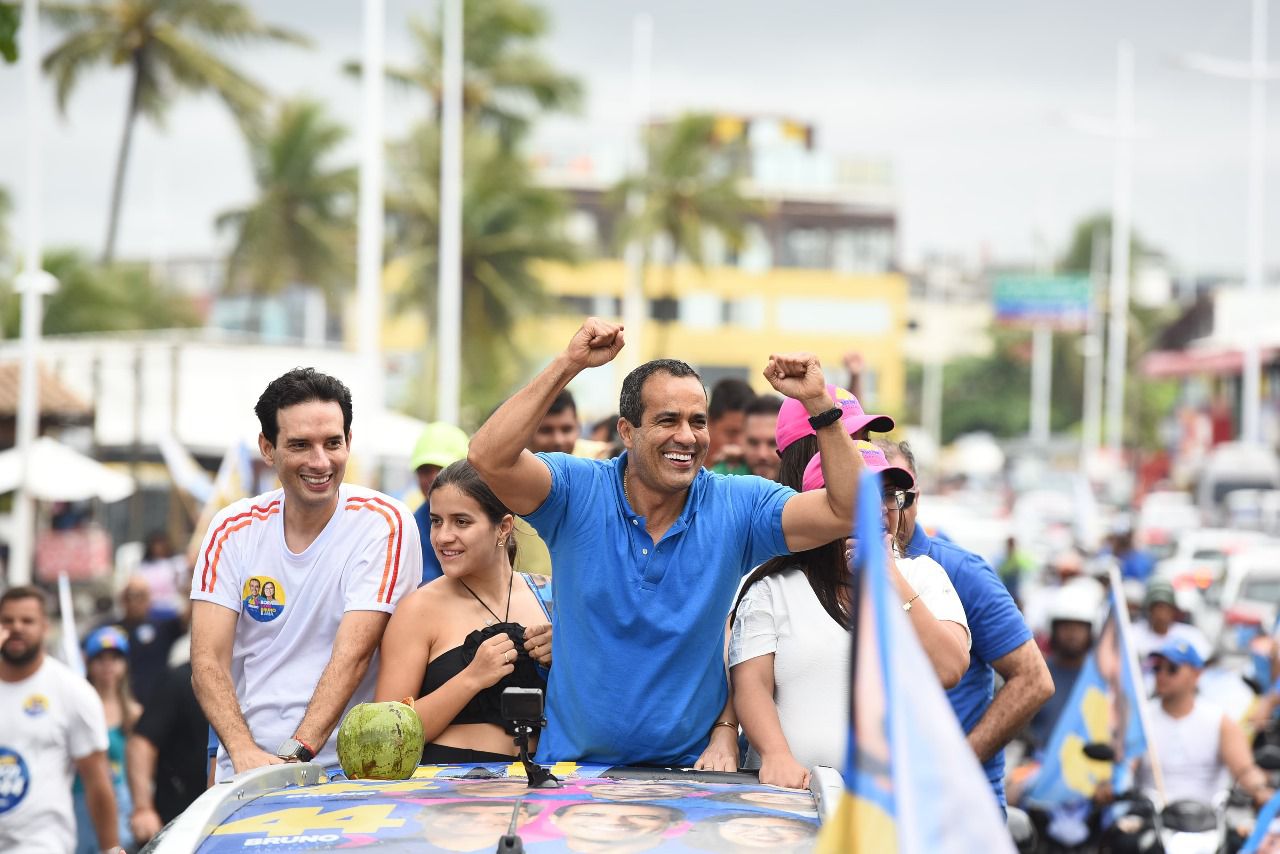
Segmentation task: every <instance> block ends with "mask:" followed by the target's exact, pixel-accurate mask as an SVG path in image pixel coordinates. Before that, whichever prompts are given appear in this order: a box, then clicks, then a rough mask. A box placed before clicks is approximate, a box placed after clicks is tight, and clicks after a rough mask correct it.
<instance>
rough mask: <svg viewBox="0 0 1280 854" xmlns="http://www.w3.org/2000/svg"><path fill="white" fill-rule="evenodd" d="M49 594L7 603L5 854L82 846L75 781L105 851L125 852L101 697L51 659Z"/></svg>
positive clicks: (2, 697) (1, 773)
mask: <svg viewBox="0 0 1280 854" xmlns="http://www.w3.org/2000/svg"><path fill="white" fill-rule="evenodd" d="M45 609H46V601H45V596H44V593H43V592H41V591H40V590H39V589H38V588H35V587H13V588H10V589H9V590H7V591H5V593H4V595H3V596H0V851H22V852H24V854H30V853H33V852H45V851H48V852H60V854H65V852H68V851H71V850H73V849H74V848H75V844H76V824H75V814H74V812H73V811H72V805H71V781H72V779H74V777H75V775H76V773H77V772H79V774H80V778H81V780H83V781H84V789H85V795H86V798H87V800H88V804H89V814H90V815H91V816H92V818H93V825H94V829H95V830H96V831H97V836H98V847H99V848H101V849H102V850H103V851H104V852H113V851H121V849H120V848H119V847H118V843H119V837H118V835H117V833H118V831H117V825H116V796H115V793H114V792H113V791H112V788H111V769H110V767H109V766H108V764H107V722H106V717H105V715H104V714H103V711H102V701H101V700H99V699H98V694H97V692H95V691H94V690H93V688H92V687H91V686H90V685H89V683H88V682H86V681H85V680H84V679H82V678H81V677H79V676H77V675H76V674H75V673H73V672H72V671H71V670H70V669H69V668H68V667H67V666H66V665H64V664H63V663H62V662H60V661H57V660H56V659H53V658H50V657H49V656H46V655H45V652H44V641H45V635H46V634H47V633H48V630H49V621H48V619H47V618H46V616H45Z"/></svg>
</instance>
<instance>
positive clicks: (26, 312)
mask: <svg viewBox="0 0 1280 854" xmlns="http://www.w3.org/2000/svg"><path fill="white" fill-rule="evenodd" d="M38 5H39V4H38V3H37V2H36V0H23V4H22V33H21V37H20V38H21V42H20V50H21V51H22V83H23V99H24V100H25V101H26V104H25V112H26V118H25V125H26V127H25V130H26V143H27V144H26V172H27V175H26V178H27V180H26V186H25V188H24V191H23V194H24V198H23V204H24V205H25V213H26V216H25V220H26V235H25V242H26V246H25V247H24V252H23V256H22V273H21V274H20V275H19V276H18V282H17V284H18V289H19V290H20V291H21V292H22V330H21V335H22V348H21V362H20V365H19V368H18V413H17V415H18V418H17V435H16V436H15V440H16V441H15V443H14V444H15V445H16V447H17V449H18V466H19V473H18V489H17V493H16V494H15V495H14V507H13V540H12V542H11V543H10V544H9V546H10V547H9V584H10V586H16V585H19V584H28V583H30V581H31V564H32V555H33V553H34V548H33V542H34V538H35V516H36V513H35V498H34V496H32V494H31V489H30V475H31V472H30V461H31V448H32V446H33V444H34V443H35V439H36V432H37V430H38V429H39V423H40V388H39V382H40V379H39V374H38V371H37V364H38V357H39V351H40V328H41V325H42V322H41V315H42V305H41V300H42V298H43V297H44V295H45V294H47V293H52V292H53V290H54V287H56V285H57V283H56V282H55V281H54V279H53V277H52V276H50V275H49V274H48V273H46V272H45V271H44V270H43V269H41V267H42V256H43V243H42V242H43V235H42V234H41V231H40V227H41V224H42V222H41V220H42V216H41V193H42V187H41V181H40V178H41V151H40V129H41V119H42V116H43V112H42V110H41V108H40V17H39V9H38V8H37V7H38Z"/></svg>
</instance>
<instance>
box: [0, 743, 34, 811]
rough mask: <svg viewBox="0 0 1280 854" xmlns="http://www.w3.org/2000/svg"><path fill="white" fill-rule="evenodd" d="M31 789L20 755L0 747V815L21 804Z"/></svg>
mask: <svg viewBox="0 0 1280 854" xmlns="http://www.w3.org/2000/svg"><path fill="white" fill-rule="evenodd" d="M29 788H31V775H30V773H28V771H27V763H26V762H25V761H24V760H23V758H22V755H21V754H19V753H16V752H15V751H12V750H10V749H9V748H7V747H0V815H3V814H4V813H7V812H8V811H9V810H11V809H13V808H14V807H16V806H17V805H18V804H20V803H22V799H23V798H25V797H26V796H27V789H29Z"/></svg>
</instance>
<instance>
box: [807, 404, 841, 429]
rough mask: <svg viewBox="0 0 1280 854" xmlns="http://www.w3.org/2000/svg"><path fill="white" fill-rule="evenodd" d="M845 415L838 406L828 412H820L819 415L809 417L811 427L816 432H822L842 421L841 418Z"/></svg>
mask: <svg viewBox="0 0 1280 854" xmlns="http://www.w3.org/2000/svg"><path fill="white" fill-rule="evenodd" d="M842 415H844V410H843V409H841V408H840V407H838V406H833V407H831V408H830V409H828V410H827V411H826V412H819V413H818V414H817V415H810V416H809V426H810V427H812V428H813V429H814V430H821V429H822V428H823V427H828V426H830V425H832V424H835V423H836V422H837V421H839V420H840V416H842Z"/></svg>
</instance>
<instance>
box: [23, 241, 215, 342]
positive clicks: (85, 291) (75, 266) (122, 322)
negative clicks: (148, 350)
mask: <svg viewBox="0 0 1280 854" xmlns="http://www.w3.org/2000/svg"><path fill="white" fill-rule="evenodd" d="M44 267H45V269H46V270H48V271H49V273H51V274H52V275H53V276H54V278H56V279H57V280H58V289H57V290H56V291H54V292H53V294H51V295H50V296H48V297H46V298H45V303H44V323H43V332H44V334H45V335H66V334H72V333H80V332H124V331H129V330H136V329H173V328H179V327H190V326H198V325H199V323H200V316H199V313H198V312H197V311H196V308H195V306H193V305H192V304H191V301H190V300H188V299H187V298H186V297H184V296H182V295H180V294H176V293H173V292H172V291H170V290H169V289H167V288H166V287H164V286H163V285H162V284H160V283H158V282H156V281H154V280H153V278H152V276H151V272H150V269H149V267H148V266H147V265H144V264H120V265H116V266H114V267H111V268H105V269H104V268H100V267H96V266H95V265H93V264H91V263H90V262H89V261H88V259H86V258H85V256H84V255H83V254H82V253H80V252H77V251H74V250H65V249H64V250H58V251H54V252H50V253H49V254H48V255H46V256H45V259H44ZM3 291H4V293H3V298H2V299H0V304H2V305H3V306H4V310H3V312H0V319H2V320H3V325H4V334H5V336H6V337H10V338H12V337H15V336H16V335H17V334H18V330H19V322H20V320H21V310H20V305H19V303H20V302H21V300H19V299H17V294H16V293H15V292H14V289H13V284H12V283H8V284H6V285H5V286H4V288H3Z"/></svg>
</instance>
